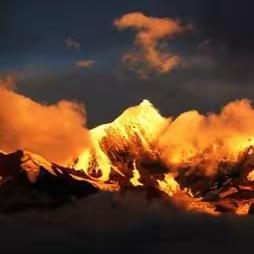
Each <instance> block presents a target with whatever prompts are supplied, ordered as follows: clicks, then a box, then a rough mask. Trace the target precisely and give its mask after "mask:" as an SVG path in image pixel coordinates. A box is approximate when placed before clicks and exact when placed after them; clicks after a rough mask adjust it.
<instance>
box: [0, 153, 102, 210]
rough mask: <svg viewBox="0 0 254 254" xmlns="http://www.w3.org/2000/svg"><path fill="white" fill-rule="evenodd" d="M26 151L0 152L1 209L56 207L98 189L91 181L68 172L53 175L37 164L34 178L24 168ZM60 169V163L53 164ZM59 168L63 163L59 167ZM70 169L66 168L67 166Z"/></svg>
mask: <svg viewBox="0 0 254 254" xmlns="http://www.w3.org/2000/svg"><path fill="white" fill-rule="evenodd" d="M23 156H24V153H23V151H17V152H15V153H11V154H2V153H1V154H0V179H1V180H0V212H2V213H5V212H6V213H15V212H19V211H22V210H26V209H32V208H33V209H43V208H45V209H48V208H55V207H58V206H61V205H63V204H65V203H66V202H70V201H71V200H73V199H75V198H80V197H85V196H87V195H90V194H93V193H96V192H98V189H97V188H95V187H94V186H93V185H92V184H90V183H88V182H86V181H77V180H75V179H73V178H72V177H70V176H69V175H68V174H66V173H65V174H61V175H54V174H52V173H50V172H49V171H48V170H47V169H45V168H43V166H41V165H38V167H39V174H38V176H37V179H36V181H35V182H31V181H30V180H29V178H28V176H27V172H26V171H25V170H24V169H23V168H22V166H21V165H22V158H23ZM52 167H54V169H55V170H56V169H57V167H58V166H57V165H53V164H52ZM59 168H60V167H59ZM62 170H63V169H62ZM66 170H67V169H66Z"/></svg>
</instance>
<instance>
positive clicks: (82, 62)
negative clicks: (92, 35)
mask: <svg viewBox="0 0 254 254" xmlns="http://www.w3.org/2000/svg"><path fill="white" fill-rule="evenodd" d="M94 64H95V62H94V60H92V59H84V60H80V61H78V62H77V64H76V66H77V67H79V68H83V69H87V68H90V67H92V66H93V65H94Z"/></svg>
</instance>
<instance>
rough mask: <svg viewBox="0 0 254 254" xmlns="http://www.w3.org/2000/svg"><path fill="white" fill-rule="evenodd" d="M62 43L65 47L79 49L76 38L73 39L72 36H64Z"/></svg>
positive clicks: (79, 45)
mask: <svg viewBox="0 0 254 254" xmlns="http://www.w3.org/2000/svg"><path fill="white" fill-rule="evenodd" d="M64 45H65V47H66V48H70V49H75V50H80V49H81V44H80V42H79V41H78V40H75V39H73V38H71V37H70V38H66V39H65V40H64Z"/></svg>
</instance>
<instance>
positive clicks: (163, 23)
mask: <svg viewBox="0 0 254 254" xmlns="http://www.w3.org/2000/svg"><path fill="white" fill-rule="evenodd" d="M114 25H115V26H116V27H117V28H118V29H119V30H123V29H127V28H132V29H134V30H135V31H136V32H137V34H136V36H135V41H134V45H135V51H133V52H130V53H127V54H125V55H124V56H123V60H124V62H126V63H127V64H128V66H129V67H130V68H131V69H133V70H135V71H136V72H137V73H138V74H140V76H141V77H143V78H145V77H147V76H149V74H151V73H152V72H157V73H167V72H170V71H171V70H172V69H174V68H175V67H176V66H177V65H178V64H179V62H180V58H179V56H176V55H171V54H169V53H167V52H166V51H165V43H163V42H162V40H163V39H166V38H170V37H173V36H174V35H176V34H178V33H182V32H183V31H185V27H183V26H182V25H181V23H179V22H178V21H177V20H173V19H170V18H154V17H148V16H145V15H144V14H143V13H140V12H134V13H129V14H126V15H124V16H122V17H121V18H119V19H116V20H115V21H114Z"/></svg>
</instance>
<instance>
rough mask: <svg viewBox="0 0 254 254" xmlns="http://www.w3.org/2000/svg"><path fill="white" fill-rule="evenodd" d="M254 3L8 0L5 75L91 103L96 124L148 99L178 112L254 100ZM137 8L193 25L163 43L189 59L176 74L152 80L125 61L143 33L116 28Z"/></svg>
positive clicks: (0, 10) (0, 8)
mask: <svg viewBox="0 0 254 254" xmlns="http://www.w3.org/2000/svg"><path fill="white" fill-rule="evenodd" d="M253 7H254V6H253V1H251V0H249V1H248V0H242V1H234V0H223V1H222V0H188V1H186V0H138V1H131V0H122V1H115V0H104V1H102V0H101V1H99V0H92V1H90V0H82V1H81V0H80V1H78V0H72V1H67V0H53V1H52V0H43V1H40V0H38V1H29V0H22V1H18V0H16V1H15V0H1V2H0V33H1V40H0V56H1V57H0V76H4V75H7V74H12V75H15V77H16V80H17V81H16V82H17V91H18V92H19V93H21V94H24V95H26V96H28V97H31V98H33V99H34V100H38V101H40V102H45V103H54V102H56V101H58V100H61V99H68V100H74V101H79V102H83V103H84V104H85V106H86V110H87V114H88V125H89V127H92V126H95V125H97V124H101V123H103V122H108V121H111V120H113V119H114V118H115V117H116V116H117V115H118V114H120V113H121V111H122V110H123V109H124V108H126V107H129V106H131V105H135V104H138V103H139V102H141V101H142V100H143V99H145V98H147V99H149V100H150V101H151V102H152V103H153V104H154V105H155V106H156V107H157V108H159V109H160V110H161V112H162V113H163V114H164V115H168V116H169V115H176V114H178V113H180V112H182V111H186V110H190V109H194V108H195V109H198V110H200V111H201V112H207V111H217V110H219V109H220V108H221V106H223V105H224V104H225V103H227V102H229V101H231V100H235V99H240V98H243V97H247V98H249V99H254V87H253V81H254V72H253V69H254V68H253V63H254V60H253V56H254V29H253V27H254V19H253ZM132 12H141V13H143V14H144V15H146V16H149V17H157V18H171V19H176V20H179V22H181V23H182V24H184V25H186V26H189V27H191V29H187V31H185V32H184V33H181V34H178V35H176V36H174V38H164V40H163V43H164V44H165V45H166V44H167V45H166V47H165V48H166V50H168V52H170V53H171V54H174V55H177V56H179V57H181V59H182V61H181V63H180V64H179V65H178V66H177V67H176V68H174V69H173V70H172V71H169V72H167V73H158V72H156V71H154V73H150V74H149V76H148V77H146V78H144V77H141V76H140V75H138V73H137V72H135V71H134V70H133V69H130V68H128V66H126V64H125V63H124V62H123V60H122V58H123V55H124V54H126V53H128V52H130V51H131V50H132V49H133V47H134V38H135V35H136V33H137V31H135V29H126V30H121V31H120V30H119V29H117V28H116V27H115V26H114V25H113V22H114V20H116V19H118V18H120V17H122V16H123V15H126V14H128V13H132ZM78 63H79V64H78Z"/></svg>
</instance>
